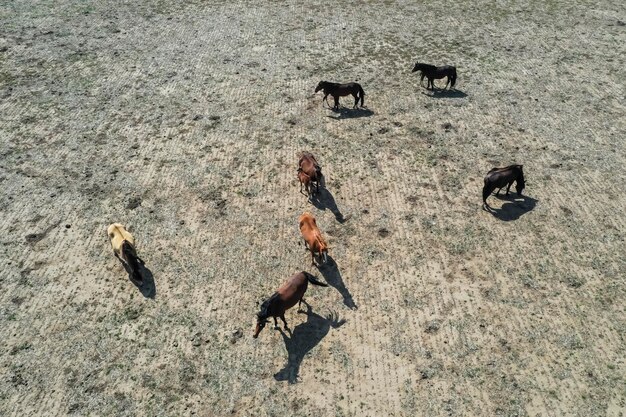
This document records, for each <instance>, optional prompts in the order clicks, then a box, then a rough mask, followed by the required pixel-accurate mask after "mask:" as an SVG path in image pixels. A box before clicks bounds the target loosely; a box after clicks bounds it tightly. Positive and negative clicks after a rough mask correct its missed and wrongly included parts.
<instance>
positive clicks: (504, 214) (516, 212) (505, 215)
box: [485, 195, 538, 222]
mask: <svg viewBox="0 0 626 417" xmlns="http://www.w3.org/2000/svg"><path fill="white" fill-rule="evenodd" d="M495 197H496V198H497V199H499V200H505V201H506V202H505V203H504V204H502V207H500V208H493V207H489V206H487V207H486V208H485V210H486V211H488V212H489V213H491V215H493V216H494V217H495V218H497V219H499V220H502V221H505V222H508V221H512V220H517V219H519V218H520V217H522V216H523V215H524V214H526V213H528V212H529V211H532V210H533V209H534V208H535V206H536V205H537V202H538V200H536V199H534V198H532V197H528V196H525V195H522V196H517V195H513V197H511V196H506V195H503V196H499V195H496V196H495Z"/></svg>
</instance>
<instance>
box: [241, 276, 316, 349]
mask: <svg viewBox="0 0 626 417" xmlns="http://www.w3.org/2000/svg"><path fill="white" fill-rule="evenodd" d="M309 282H310V283H311V284H313V285H318V286H320V287H328V284H324V283H323V282H320V281H318V280H317V279H316V278H315V277H314V276H313V275H311V274H309V273H308V272H305V271H302V272H298V273H296V274H294V275H292V276H291V277H290V278H289V279H288V280H287V281H285V282H284V283H283V285H281V286H280V287H279V288H278V290H276V292H275V293H274V294H273V295H272V296H271V297H270V298H268V299H267V300H265V301H264V302H263V304H261V311H259V312H258V313H257V315H256V316H257V322H256V328H255V329H254V334H253V335H252V337H254V338H255V339H256V338H257V337H258V336H259V333H261V330H263V328H264V327H265V325H266V324H267V323H268V322H269V318H270V317H273V318H274V327H278V321H277V320H276V318H277V317H280V319H281V320H282V321H283V323H284V324H285V330H288V329H289V328H288V327H287V321H286V320H285V311H287V310H289V309H290V308H291V307H293V306H295V305H296V303H298V308H300V304H302V302H303V301H304V302H305V304H306V301H305V300H304V293H305V292H306V289H307V287H308V285H309Z"/></svg>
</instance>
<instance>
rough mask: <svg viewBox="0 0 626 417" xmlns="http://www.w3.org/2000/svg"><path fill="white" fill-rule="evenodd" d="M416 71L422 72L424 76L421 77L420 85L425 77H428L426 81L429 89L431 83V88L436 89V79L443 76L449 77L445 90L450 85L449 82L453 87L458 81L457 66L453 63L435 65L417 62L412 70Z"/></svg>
mask: <svg viewBox="0 0 626 417" xmlns="http://www.w3.org/2000/svg"><path fill="white" fill-rule="evenodd" d="M415 71H421V72H422V77H421V78H420V85H421V84H422V82H423V81H424V77H426V78H427V79H428V81H427V83H426V89H427V90H428V86H429V85H430V87H431V89H432V90H434V89H435V83H434V80H436V79H437V80H439V79H441V78H443V77H448V81H447V82H446V86H445V87H444V88H443V89H444V90H445V89H446V87H448V84H450V88H453V87H454V84H455V83H456V68H455V67H453V66H451V65H444V66H442V67H436V66H434V65H428V64H420V63H419V62H416V63H415V66H414V67H413V71H412V72H415Z"/></svg>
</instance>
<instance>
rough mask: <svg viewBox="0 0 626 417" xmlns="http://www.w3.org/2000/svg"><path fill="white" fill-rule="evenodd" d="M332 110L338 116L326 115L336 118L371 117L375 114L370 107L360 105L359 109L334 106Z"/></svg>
mask: <svg viewBox="0 0 626 417" xmlns="http://www.w3.org/2000/svg"><path fill="white" fill-rule="evenodd" d="M331 110H332V112H333V113H335V114H336V116H326V117H330V118H331V119H335V120H342V119H358V118H360V117H370V116H373V115H374V112H373V111H371V110H370V109H366V108H363V107H360V108H357V109H352V108H347V107H339V108H338V109H334V108H333V109H331Z"/></svg>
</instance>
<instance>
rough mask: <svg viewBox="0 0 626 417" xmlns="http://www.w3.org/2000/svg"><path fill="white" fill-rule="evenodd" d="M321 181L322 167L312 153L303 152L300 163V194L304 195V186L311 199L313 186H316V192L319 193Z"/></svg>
mask: <svg viewBox="0 0 626 417" xmlns="http://www.w3.org/2000/svg"><path fill="white" fill-rule="evenodd" d="M321 179H322V167H320V166H319V164H318V163H317V160H316V159H315V157H314V156H313V154H312V153H311V152H302V153H301V154H300V160H299V161H298V180H300V192H301V193H302V186H303V185H304V188H305V189H306V195H308V197H309V198H311V195H313V184H315V191H316V192H319V190H320V180H321ZM303 194H304V193H303Z"/></svg>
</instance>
